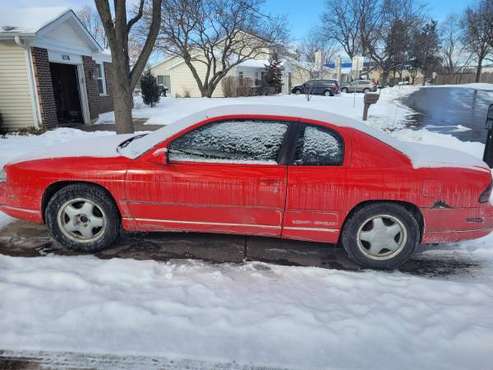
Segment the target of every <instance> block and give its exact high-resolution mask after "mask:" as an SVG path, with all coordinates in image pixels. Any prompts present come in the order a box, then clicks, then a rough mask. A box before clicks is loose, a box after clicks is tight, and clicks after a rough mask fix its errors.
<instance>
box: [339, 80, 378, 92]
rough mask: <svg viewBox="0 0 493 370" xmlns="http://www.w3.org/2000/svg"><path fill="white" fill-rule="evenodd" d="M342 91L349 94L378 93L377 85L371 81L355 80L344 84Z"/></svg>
mask: <svg viewBox="0 0 493 370" xmlns="http://www.w3.org/2000/svg"><path fill="white" fill-rule="evenodd" d="M341 91H342V92H345V93H348V92H362V93H367V92H370V91H373V92H375V91H377V85H376V84H374V83H373V82H371V81H369V80H355V81H353V82H349V83H345V84H342V87H341Z"/></svg>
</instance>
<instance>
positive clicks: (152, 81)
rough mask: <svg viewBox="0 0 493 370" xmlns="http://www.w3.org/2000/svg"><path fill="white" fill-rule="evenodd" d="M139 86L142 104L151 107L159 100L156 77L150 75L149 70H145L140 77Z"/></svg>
mask: <svg viewBox="0 0 493 370" xmlns="http://www.w3.org/2000/svg"><path fill="white" fill-rule="evenodd" d="M140 88H141V90H142V100H143V102H144V104H146V105H150V106H151V107H153V106H154V105H155V104H156V103H157V102H159V98H160V94H159V86H158V84H157V80H156V77H154V76H153V75H152V73H151V71H150V70H147V71H146V72H145V73H144V75H143V76H142V78H141V79H140Z"/></svg>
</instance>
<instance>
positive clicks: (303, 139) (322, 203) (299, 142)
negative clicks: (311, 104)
mask: <svg viewBox="0 0 493 370" xmlns="http://www.w3.org/2000/svg"><path fill="white" fill-rule="evenodd" d="M297 131H298V133H297V139H296V140H295V145H293V147H292V156H291V158H292V160H291V163H290V164H289V165H288V185H287V197H286V210H285V214H284V222H283V231H282V236H283V237H285V238H292V239H300V240H313V241H325V242H330V243H335V242H336V241H337V237H338V233H339V229H340V227H341V223H342V210H343V209H344V199H345V191H346V188H345V184H346V169H345V166H344V158H345V143H344V140H343V138H342V136H341V135H340V134H338V133H337V132H336V131H334V130H332V129H330V128H327V127H324V126H317V125H311V124H304V123H299V124H298V130H297Z"/></svg>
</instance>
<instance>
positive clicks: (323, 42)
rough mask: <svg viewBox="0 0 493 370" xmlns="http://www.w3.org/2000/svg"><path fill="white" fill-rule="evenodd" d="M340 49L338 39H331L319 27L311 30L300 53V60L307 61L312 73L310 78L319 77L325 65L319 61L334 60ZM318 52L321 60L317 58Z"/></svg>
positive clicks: (301, 45)
mask: <svg viewBox="0 0 493 370" xmlns="http://www.w3.org/2000/svg"><path fill="white" fill-rule="evenodd" d="M338 51H339V47H338V45H337V41H336V40H334V39H329V38H327V37H326V35H325V34H324V33H322V32H320V30H318V29H316V28H315V29H313V30H311V31H310V33H309V34H308V36H306V37H305V38H304V39H303V41H302V42H301V44H300V45H299V49H298V53H299V55H300V60H301V61H302V62H305V67H306V69H307V70H308V72H309V73H310V78H319V77H320V74H321V72H322V69H323V66H322V65H319V64H320V63H319V62H323V61H326V62H327V61H332V60H334V58H335V56H336V55H337V53H338ZM317 54H318V55H319V56H320V58H321V60H320V61H319V60H317Z"/></svg>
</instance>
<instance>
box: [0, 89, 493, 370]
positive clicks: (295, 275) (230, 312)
mask: <svg viewBox="0 0 493 370" xmlns="http://www.w3.org/2000/svg"><path fill="white" fill-rule="evenodd" d="M411 91H412V88H410V87H401V88H394V89H384V90H383V92H382V96H381V100H380V102H379V103H378V104H377V105H375V106H372V107H371V108H370V119H369V124H370V125H371V126H375V127H378V128H381V129H384V130H386V131H387V132H390V133H391V134H392V135H393V136H396V137H398V138H400V139H404V140H407V141H418V142H423V143H434V144H438V145H442V146H446V147H453V148H456V149H459V150H463V151H466V152H469V153H471V154H473V155H476V156H480V155H481V152H482V144H479V143H464V142H460V141H459V140H457V139H455V138H453V137H452V136H450V135H444V134H439V133H434V132H430V131H429V130H425V129H422V130H411V129H406V128H403V127H404V124H405V120H406V117H407V116H408V115H409V114H412V113H413V112H411V111H410V110H409V109H408V108H406V107H404V106H402V105H400V104H399V103H395V102H393V100H394V99H396V98H398V97H400V96H404V95H405V94H409V93H410V92H411ZM257 99H258V100H259V101H260V100H262V101H265V102H266V103H267V104H269V102H274V101H275V103H276V104H283V102H284V104H292V103H294V102H296V104H301V105H309V106H311V107H314V108H321V109H326V110H331V111H335V112H337V113H340V114H341V113H342V114H347V115H349V116H352V117H356V118H359V115H360V114H361V110H362V95H360V94H356V95H354V96H353V95H346V94H342V96H340V97H335V98H326V97H312V100H311V101H310V102H307V101H306V100H305V97H304V96H287V97H283V96H281V97H262V98H245V99H241V100H245V101H247V102H248V103H250V102H252V100H257ZM216 101H217V103H218V104H223V103H224V102H225V101H227V100H226V99H217V100H216V99H213V100H206V99H164V100H163V101H162V103H160V105H159V106H158V107H156V108H153V109H150V108H139V107H137V109H136V110H135V113H136V116H145V115H147V117H150V121H151V122H149V123H162V124H166V123H169V122H171V121H173V120H174V119H176V118H178V117H179V116H180V115H185V114H188V113H191V111H192V110H201V109H204V108H207V107H208V106H210V104H212V105H213V104H216ZM234 101H235V102H238V100H237V99H235V100H234ZM254 102H258V101H254ZM107 116H108V115H107ZM108 134H110V133H108V132H98V133H85V132H81V131H78V130H70V129H57V130H54V131H50V132H47V133H45V134H43V135H41V136H15V135H9V136H7V138H6V139H0V165H1V164H3V163H5V162H6V161H7V160H8V159H9V158H11V157H13V156H14V155H15V156H17V155H19V154H22V153H24V152H26V151H30V150H32V149H37V148H42V147H45V146H50V145H56V144H57V143H59V142H64V141H69V140H72V139H74V138H77V137H82V136H89V135H108ZM2 222H6V220H5V219H2V218H1V216H0V223H2ZM422 258H424V259H428V260H452V261H458V262H459V265H460V263H461V262H465V263H467V262H473V264H474V266H476V267H474V268H472V269H461V268H458V270H457V271H456V274H453V275H450V276H446V277H445V276H436V277H433V276H415V275H409V274H405V273H401V272H392V273H389V272H375V271H364V272H349V271H339V270H326V269H319V268H310V267H286V266H276V265H270V264H262V263H245V264H241V265H232V264H220V265H214V264H209V263H206V262H197V261H170V262H168V263H158V262H154V261H136V260H122V259H113V260H99V259H97V258H95V257H91V256H78V257H68V256H67V257H61V256H52V255H48V256H46V257H42V258H16V257H8V256H1V255H0V292H2V298H1V299H0V349H10V350H19V351H20V350H33V351H36V350H47V351H73V352H95V353H115V354H132V355H149V356H159V355H162V356H166V357H168V358H170V357H171V358H177V359H180V358H188V359H197V360H203V361H211V362H228V361H236V362H237V363H240V364H254V365H265V366H269V365H270V366H279V367H291V368H302V369H311V368H313V369H368V368H372V369H382V370H385V369H396V368H399V369H416V368H419V369H434V370H439V369H465V368H467V369H485V368H489V367H490V363H491V353H492V352H493V311H492V309H491V308H492V307H493V285H492V284H491V281H492V279H493V236H488V237H486V238H483V239H480V240H477V241H470V242H465V243H461V244H458V245H449V246H444V247H441V248H439V249H431V250H428V251H426V252H425V253H424V254H423V256H422Z"/></svg>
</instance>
